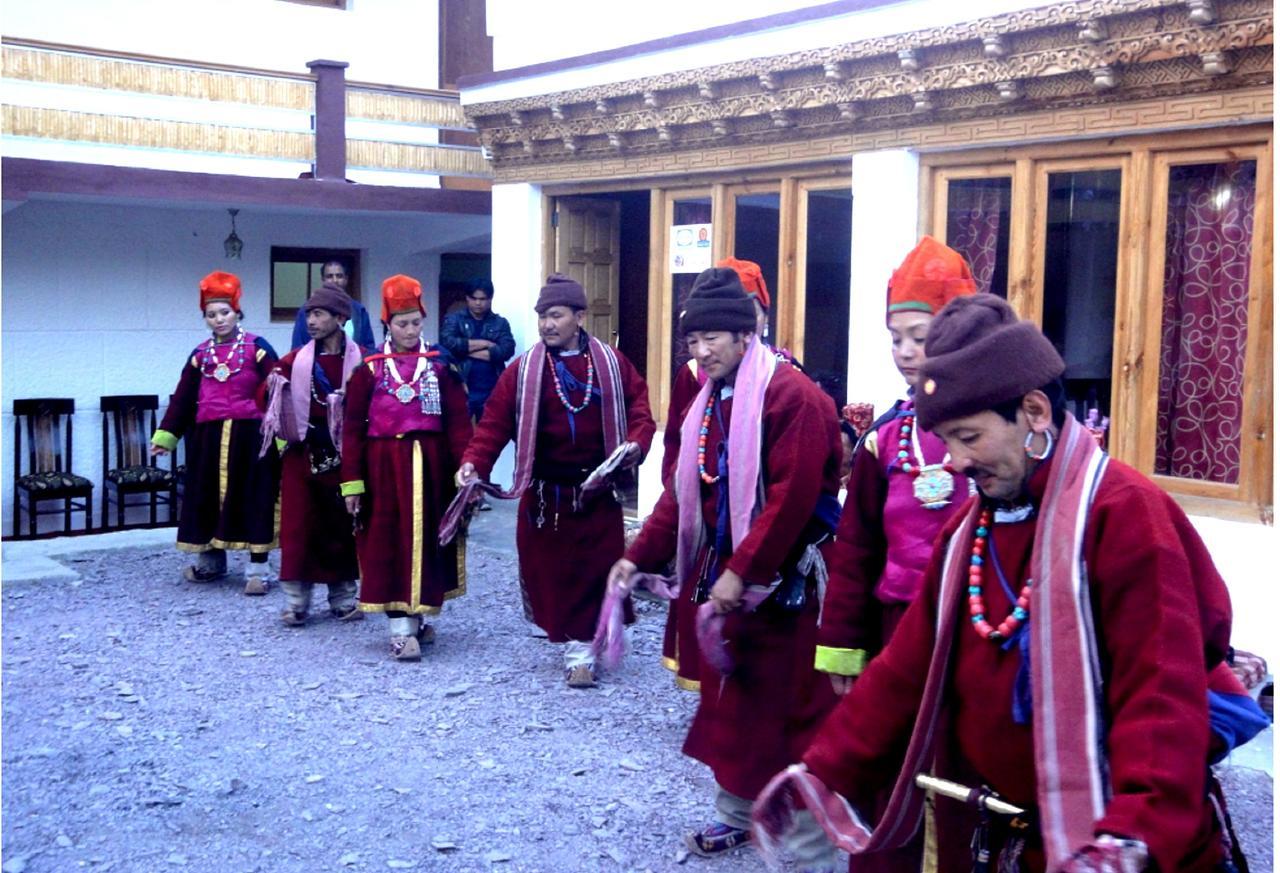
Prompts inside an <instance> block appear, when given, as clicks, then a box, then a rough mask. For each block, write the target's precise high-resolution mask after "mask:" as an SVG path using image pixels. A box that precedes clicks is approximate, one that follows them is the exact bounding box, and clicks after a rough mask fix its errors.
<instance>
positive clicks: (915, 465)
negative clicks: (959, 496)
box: [890, 412, 956, 509]
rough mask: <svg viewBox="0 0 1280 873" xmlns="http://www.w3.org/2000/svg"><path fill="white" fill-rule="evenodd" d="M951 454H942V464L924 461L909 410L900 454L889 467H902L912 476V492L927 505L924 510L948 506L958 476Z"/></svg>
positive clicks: (901, 430)
mask: <svg viewBox="0 0 1280 873" xmlns="http://www.w3.org/2000/svg"><path fill="white" fill-rule="evenodd" d="M950 461H951V455H950V454H947V455H946V456H944V457H943V459H942V463H940V464H926V463H924V452H923V451H922V450H921V449H920V434H919V432H918V431H917V430H916V417H915V414H914V413H910V412H908V413H907V414H906V415H904V416H903V417H902V424H901V426H900V427H899V428H898V454H897V457H895V458H894V459H893V462H892V463H891V464H890V466H891V467H892V466H899V467H901V468H902V472H904V473H906V474H907V475H908V476H910V477H911V480H912V481H911V493H912V494H914V495H915V498H916V500H919V501H920V502H921V503H922V504H924V508H925V509H946V508H947V507H948V506H950V505H951V495H952V494H953V493H955V487H956V484H955V479H954V478H953V476H952V472H951V470H950V469H949V467H948V464H949V462H950Z"/></svg>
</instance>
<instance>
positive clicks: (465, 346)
mask: <svg viewBox="0 0 1280 873" xmlns="http://www.w3.org/2000/svg"><path fill="white" fill-rule="evenodd" d="M473 339H486V340H490V341H491V342H493V343H496V345H494V346H493V348H491V349H489V360H488V361H479V360H476V359H475V358H473V357H471V356H470V355H471V352H470V349H469V345H470V341H471V340H473ZM440 345H442V346H444V347H445V348H446V349H448V351H449V354H450V355H452V356H453V359H454V360H455V361H458V362H459V366H460V367H461V369H462V377H463V379H464V380H465V381H466V383H467V389H468V391H469V392H470V393H471V394H476V393H479V394H481V395H484V396H488V394H489V392H490V391H492V390H493V386H494V385H495V384H497V381H498V376H499V375H501V374H502V371H503V369H504V368H505V367H506V365H507V361H509V360H511V358H512V356H513V355H515V353H516V341H515V337H513V336H512V335H511V325H510V324H508V323H507V320H506V319H505V318H503V317H502V316H501V315H497V314H495V313H493V312H490V313H489V314H488V315H486V316H485V317H484V320H483V321H481V322H480V323H479V329H478V330H477V325H476V320H475V319H474V318H472V317H471V312H470V311H469V310H467V309H465V308H464V309H460V310H458V311H457V312H454V313H451V314H450V315H448V316H447V317H446V318H445V320H444V327H443V328H442V329H441V331H440ZM486 365H487V366H486Z"/></svg>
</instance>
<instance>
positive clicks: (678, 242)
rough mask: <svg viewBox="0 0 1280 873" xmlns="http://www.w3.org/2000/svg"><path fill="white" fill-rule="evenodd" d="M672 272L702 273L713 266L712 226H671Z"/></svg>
mask: <svg viewBox="0 0 1280 873" xmlns="http://www.w3.org/2000/svg"><path fill="white" fill-rule="evenodd" d="M670 251H671V264H670V267H671V272H673V273H701V272H702V271H703V270H705V269H707V268H708V267H710V266H711V225H709V224H675V225H672V226H671V248H670Z"/></svg>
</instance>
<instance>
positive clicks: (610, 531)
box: [516, 480, 634, 643]
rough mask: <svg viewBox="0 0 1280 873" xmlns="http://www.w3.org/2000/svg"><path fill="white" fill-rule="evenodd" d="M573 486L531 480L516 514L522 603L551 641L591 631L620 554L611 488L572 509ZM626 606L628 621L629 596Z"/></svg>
mask: <svg viewBox="0 0 1280 873" xmlns="http://www.w3.org/2000/svg"><path fill="white" fill-rule="evenodd" d="M573 491H574V489H573V488H572V487H571V486H568V485H554V484H552V483H549V482H539V481H537V480H535V481H534V483H533V484H532V485H531V486H530V487H529V488H528V490H526V491H525V493H524V496H523V497H521V498H520V514H519V517H518V518H517V520H516V551H517V552H518V553H519V555H520V584H521V587H522V589H523V594H524V598H525V604H526V607H527V609H528V611H529V617H530V618H531V619H532V620H533V622H534V624H536V625H537V626H538V627H540V628H542V629H543V630H544V631H546V634H547V639H549V640H551V642H553V643H563V642H567V641H568V640H580V641H587V640H590V639H591V638H592V637H593V636H595V632H596V621H597V620H598V619H599V617H600V604H601V603H602V602H603V601H604V587H605V581H606V580H607V579H608V576H609V569H610V568H611V567H612V566H613V563H614V562H615V561H617V560H618V559H619V558H621V557H622V549H623V531H622V507H621V506H619V505H618V502H617V501H616V500H614V499H613V494H612V493H611V492H609V491H607V490H606V491H604V492H598V493H596V494H595V495H593V496H592V497H591V498H589V499H588V500H587V501H586V502H585V503H584V504H583V505H582V506H581V508H580V509H581V511H574V505H573ZM625 609H626V615H625V620H626V621H627V622H628V623H630V622H631V621H632V620H633V619H634V616H633V615H632V612H631V603H630V601H628V602H627V604H626V607H625Z"/></svg>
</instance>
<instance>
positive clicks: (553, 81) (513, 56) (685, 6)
mask: <svg viewBox="0 0 1280 873" xmlns="http://www.w3.org/2000/svg"><path fill="white" fill-rule="evenodd" d="M799 5H801V4H797V3H794V2H786V0H737V2H735V3H703V4H692V3H686V2H681V0H651V2H648V3H634V4H622V3H616V4H611V5H610V8H609V10H608V14H607V15H602V14H600V4H599V3H592V2H589V0H558V2H556V3H555V4H546V3H528V2H524V0H488V7H487V8H488V17H487V23H488V28H489V34H490V35H491V36H492V37H493V61H494V69H495V70H509V69H513V68H516V67H521V66H526V65H529V64H536V63H541V62H543V61H549V60H556V59H559V58H569V57H577V56H579V55H585V54H590V53H592V52H597V51H602V50H605V49H611V48H618V47H621V46H628V45H635V44H637V43H641V42H646V41H648V40H652V39H657V38H661V37H665V36H672V35H675V34H681V33H689V32H692V31H696V30H702V29H705V28H708V27H714V26H716V25H720V24H726V23H730V22H735V21H746V20H749V19H752V18H759V17H762V16H765V15H770V14H772V13H775V12H783V11H789V10H791V9H795V8H796V7H797V6H799ZM805 5H808V4H805ZM1042 5H1045V4H1044V3H1043V2H1037V0H969V2H967V3H955V2H953V0H909V2H903V3H894V4H891V5H888V6H883V7H878V8H875V9H869V10H866V11H863V12H854V13H848V14H845V15H835V16H829V17H827V18H822V19H818V20H816V21H812V22H806V23H802V24H796V25H792V26H789V27H781V28H774V29H772V30H768V31H760V32H757V33H752V34H748V35H745V36H739V37H732V38H729V39H722V40H714V41H710V42H704V43H699V44H697V45H693V46H685V47H681V48H676V49H671V50H667V51H656V52H651V53H648V54H645V55H640V56H635V57H629V58H625V59H622V60H617V61H611V62H608V63H602V64H595V65H592V66H586V67H577V68H575V69H572V70H565V71H562V72H557V73H550V74H545V75H541V76H534V77H529V78H526V79H521V80H519V81H513V82H499V83H493V84H491V85H486V86H483V87H479V88H469V89H466V90H465V91H464V92H463V96H462V100H463V103H475V102H484V101H490V100H510V99H514V98H517V97H523V96H528V95H530V94H548V93H552V92H555V91H562V90H569V89H572V88H584V87H589V86H591V85H599V84H602V83H606V82H621V81H626V80H628V79H635V78H640V77H643V76H652V75H658V74H662V73H669V72H671V71H672V70H686V69H697V68H699V67H707V66H712V65H714V64H721V63H731V62H734V61H741V60H746V59H749V58H757V57H770V56H773V55H780V54H787V53H789V52H797V51H804V50H807V49H813V48H823V47H826V46H831V45H835V44H839V43H845V42H854V41H856V40H861V39H871V38H874V37H878V36H886V35H891V34H897V33H905V32H909V31H912V30H920V29H923V28H926V27H940V26H944V25H947V24H954V23H958V22H961V21H970V20H973V19H975V18H983V17H986V16H989V15H997V14H1000V13H1004V12H1010V11H1014V10H1018V9H1027V8H1034V7H1036V6H1042ZM548 7H553V8H554V10H555V14H548ZM566 33H572V35H573V38H572V39H566V38H565V34H566Z"/></svg>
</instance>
